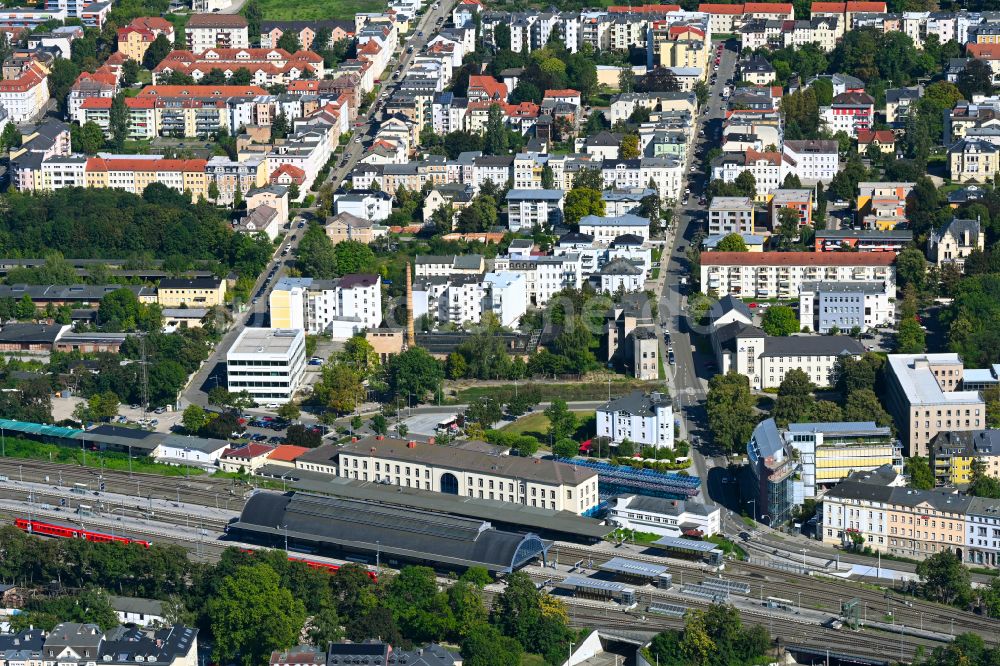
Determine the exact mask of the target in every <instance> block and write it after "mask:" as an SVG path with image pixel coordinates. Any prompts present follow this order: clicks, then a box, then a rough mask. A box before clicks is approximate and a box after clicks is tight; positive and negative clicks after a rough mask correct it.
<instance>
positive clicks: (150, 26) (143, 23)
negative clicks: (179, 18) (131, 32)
mask: <svg viewBox="0 0 1000 666" xmlns="http://www.w3.org/2000/svg"><path fill="white" fill-rule="evenodd" d="M128 27H130V28H141V29H143V30H151V31H153V32H156V31H157V30H159V31H160V32H173V31H174V25H173V24H172V23H171V22H170V21H168V20H166V19H164V18H160V17H159V16H137V17H135V18H134V19H132V22H131V23H129V24H128Z"/></svg>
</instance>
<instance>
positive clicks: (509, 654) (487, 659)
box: [462, 26, 524, 666]
mask: <svg viewBox="0 0 1000 666" xmlns="http://www.w3.org/2000/svg"><path fill="white" fill-rule="evenodd" d="M498 28H499V26H498ZM523 653H524V649H523V648H522V647H521V644H520V643H519V642H518V641H516V640H515V639H513V638H509V637H507V636H504V635H503V634H501V633H500V631H499V630H498V629H497V628H496V627H493V626H491V625H489V624H480V625H475V626H474V627H470V628H469V630H468V631H467V633H466V636H465V639H464V640H463V641H462V657H463V660H462V663H463V664H465V666H520V664H521V658H522V655H523Z"/></svg>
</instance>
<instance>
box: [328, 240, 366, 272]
mask: <svg viewBox="0 0 1000 666" xmlns="http://www.w3.org/2000/svg"><path fill="white" fill-rule="evenodd" d="M333 255H334V258H335V260H336V266H337V273H338V274H339V275H353V274H357V273H374V272H375V271H376V270H377V262H376V260H375V253H374V252H372V249H371V248H370V247H368V245H366V244H365V243H362V242H360V241H355V240H345V241H341V242H339V243H337V244H336V245H334V246H333Z"/></svg>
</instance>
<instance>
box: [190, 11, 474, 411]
mask: <svg viewBox="0 0 1000 666" xmlns="http://www.w3.org/2000/svg"><path fill="white" fill-rule="evenodd" d="M457 2H458V0H442V1H441V2H437V3H434V4H433V5H431V8H430V9H429V10H428V11H427V12H426V13H425V14H424V15H423V16H422V17H421V18H420V20H419V21H418V22H417V24H416V26H414V28H413V29H412V30H411V31H410V32H409V33H407V35H409V36H410V37H409V39H401V41H400V44H399V47H398V48H399V51H398V54H399V55H398V57H397V60H396V63H395V67H392V66H390V67H387V68H386V70H385V72H384V73H383V77H382V80H383V84H382V86H381V87H380V88H376V91H377V92H378V93H379V96H378V97H377V98H376V100H375V101H374V102H373V103H372V104H371V105H369V107H368V109H367V110H366V111H365V113H364V114H361V115H359V116H358V118H357V120H356V121H355V123H354V124H355V127H354V132H353V134H352V135H351V139H350V141H348V143H347V145H346V146H345V148H344V152H343V156H342V157H341V160H340V161H339V162H337V164H336V166H334V167H333V168H332V169H331V170H330V175H329V177H328V180H327V181H325V182H329V183H332V184H333V186H334V188H336V187H338V186H339V185H340V183H342V182H343V181H344V179H345V178H346V177H347V174H349V173H350V172H351V170H352V169H354V167H355V165H357V163H358V160H360V159H361V157H362V155H363V154H364V150H365V144H366V143H367V142H368V139H369V137H368V134H369V132H371V131H372V129H373V127H374V125H373V121H374V119H375V117H376V116H377V115H378V114H379V113H380V109H381V107H382V105H383V104H384V102H385V100H386V99H388V98H389V97H390V96H391V95H392V93H393V91H395V89H396V87H397V86H398V85H399V83H398V81H401V80H402V79H403V78H404V77H405V76H406V72H407V71H408V70H409V67H410V65H411V63H412V61H413V58H414V56H415V55H416V54H418V53H419V52H420V50H421V49H422V48H423V46H424V45H425V44H426V43H427V41H428V40H430V39H432V38H433V35H434V32H435V31H436V30H437V29H438V28H439V27H440V26H439V25H438V20H439V19H444V20H447V17H448V16H449V15H450V14H451V10H452V8H453V7H454V6H455V4H456V3H457ZM411 46H412V47H413V51H411V52H408V51H409V47H411ZM322 185H323V183H317V184H316V185H315V186H314V190H315V191H317V192H318V191H319V189H320V187H321V186H322ZM314 214H315V208H306V209H302V210H301V211H300V213H299V215H298V216H296V220H298V219H299V218H300V217H301V218H302V219H303V220H304V221H306V222H308V219H309V218H311V217H313V215H314ZM303 231H305V229H304V228H302V229H299V228H298V222H295V221H293V222H292V224H291V226H290V228H289V231H288V235H287V236H286V239H285V240H284V241H283V242H284V243H285V245H282V246H280V247H279V248H278V249H277V250H276V251H275V256H274V257H272V259H271V261H270V262H269V263H268V265H267V267H266V268H265V269H264V272H263V273H262V274H261V275H260V276H259V277H258V278H257V281H256V282H255V283H254V286H253V292H252V293H253V294H254V297H253V299H252V301H251V303H250V304H249V306H247V305H246V304H241V303H236V304H234V306H235V308H236V310H237V312H236V314H235V318H234V321H233V324H232V326H231V327H230V328H229V330H228V331H227V332H226V334H225V335H223V337H222V340H220V341H219V344H217V345H216V346H215V349H214V350H212V353H211V354H210V355H209V357H208V359H207V360H206V361H205V363H204V364H203V365H202V366H201V368H200V369H199V370H198V371H197V372H196V373H195V374H194V376H193V377H192V378H191V380H190V381H189V383H188V385H187V387H186V388H185V389H184V390H183V391H182V392H181V395H180V396H179V398H178V400H177V407H178V409H182V410H183V409H184V408H185V407H187V406H188V405H200V406H201V407H206V406H207V405H208V392H209V391H210V390H211V389H212V388H214V387H215V386H225V385H226V370H225V366H226V353H227V352H228V351H229V349H230V348H231V347H232V346H233V343H234V342H236V338H237V336H238V335H239V334H240V331H242V330H243V328H244V327H245V326H263V325H264V323H265V322H266V321H267V301H268V296H269V295H270V293H271V289H272V288H273V285H274V284H276V283H277V282H278V280H280V279H281V277H282V276H284V275H285V274H286V271H287V267H288V264H289V263H290V262H291V260H292V258H293V257H294V256H295V251H296V249H297V248H298V245H299V242H300V241H301V240H302V233H303ZM286 246H287V247H288V248H289V250H288V254H287V255H282V248H284V247H286Z"/></svg>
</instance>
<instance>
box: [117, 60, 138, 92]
mask: <svg viewBox="0 0 1000 666" xmlns="http://www.w3.org/2000/svg"><path fill="white" fill-rule="evenodd" d="M138 81H139V63H137V62H136V61H135V60H132V59H131V58H129V59H128V60H126V61H125V63H124V64H123V65H122V77H121V82H122V85H123V86H133V85H135V84H136V83H137V82H138Z"/></svg>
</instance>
